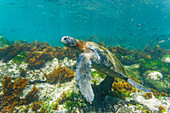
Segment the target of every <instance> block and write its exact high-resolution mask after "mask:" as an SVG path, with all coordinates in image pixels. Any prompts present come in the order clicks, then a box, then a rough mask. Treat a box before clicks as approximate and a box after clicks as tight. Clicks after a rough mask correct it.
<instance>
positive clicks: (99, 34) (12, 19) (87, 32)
mask: <svg viewBox="0 0 170 113" xmlns="http://www.w3.org/2000/svg"><path fill="white" fill-rule="evenodd" d="M65 35H69V36H72V37H75V38H78V39H83V40H85V39H89V38H90V37H92V36H96V37H95V38H94V42H96V43H99V42H100V41H103V42H104V43H105V44H107V45H111V46H115V45H116V46H117V45H120V46H123V47H126V48H128V49H134V48H135V49H142V48H144V47H145V46H147V45H150V46H151V47H154V46H155V45H157V44H159V45H160V46H161V47H163V48H166V49H170V0H0V36H4V37H5V38H7V39H9V40H14V41H15V40H27V41H29V42H32V41H34V40H38V41H46V42H48V43H50V44H51V45H57V46H61V45H62V44H61V42H60V39H61V37H62V36H65ZM162 40H164V42H161V43H159V41H162Z"/></svg>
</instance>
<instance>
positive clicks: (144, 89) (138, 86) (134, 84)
mask: <svg viewBox="0 0 170 113" xmlns="http://www.w3.org/2000/svg"><path fill="white" fill-rule="evenodd" d="M127 82H128V83H129V84H131V85H133V86H134V87H136V88H137V89H140V90H142V91H145V92H150V93H152V91H151V90H150V89H147V88H145V87H144V86H143V85H141V84H140V83H138V82H136V81H134V80H132V79H130V78H128V79H127Z"/></svg>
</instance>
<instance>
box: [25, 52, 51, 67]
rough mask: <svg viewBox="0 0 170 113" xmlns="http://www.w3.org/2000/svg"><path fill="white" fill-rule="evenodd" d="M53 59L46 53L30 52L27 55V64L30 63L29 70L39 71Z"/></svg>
mask: <svg viewBox="0 0 170 113" xmlns="http://www.w3.org/2000/svg"><path fill="white" fill-rule="evenodd" d="M52 59H53V58H52V57H51V56H50V55H49V54H46V53H38V52H28V53H27V54H26V58H25V62H26V63H28V68H30V69H39V68H41V67H42V66H43V65H44V64H45V62H46V61H48V60H52Z"/></svg>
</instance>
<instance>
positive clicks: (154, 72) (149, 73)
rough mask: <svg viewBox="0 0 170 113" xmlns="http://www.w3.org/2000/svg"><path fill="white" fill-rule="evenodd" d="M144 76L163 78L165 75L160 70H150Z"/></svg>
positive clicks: (155, 78)
mask: <svg viewBox="0 0 170 113" xmlns="http://www.w3.org/2000/svg"><path fill="white" fill-rule="evenodd" d="M144 77H146V78H150V79H153V80H161V79H162V78H163V75H162V74H161V73H160V72H158V71H152V70H148V71H146V72H145V73H144ZM146 78H145V79H146Z"/></svg>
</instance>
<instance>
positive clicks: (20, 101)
mask: <svg viewBox="0 0 170 113" xmlns="http://www.w3.org/2000/svg"><path fill="white" fill-rule="evenodd" d="M2 78H3V80H2V89H3V95H2V96H1V97H0V112H8V113H12V111H13V110H14V108H15V106H20V105H24V104H25V105H26V104H29V103H31V102H33V100H34V99H37V97H36V98H29V100H28V98H26V97H28V96H30V95H37V93H38V92H36V93H33V92H32V91H33V90H37V88H36V87H35V86H34V87H33V89H32V91H31V92H29V93H28V94H27V96H26V97H25V98H21V97H20V95H22V94H23V90H24V88H25V87H26V86H27V85H28V84H29V83H28V81H29V80H28V79H25V78H23V79H21V78H17V79H15V80H14V82H13V80H12V77H10V76H7V75H5V76H3V77H2Z"/></svg>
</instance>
